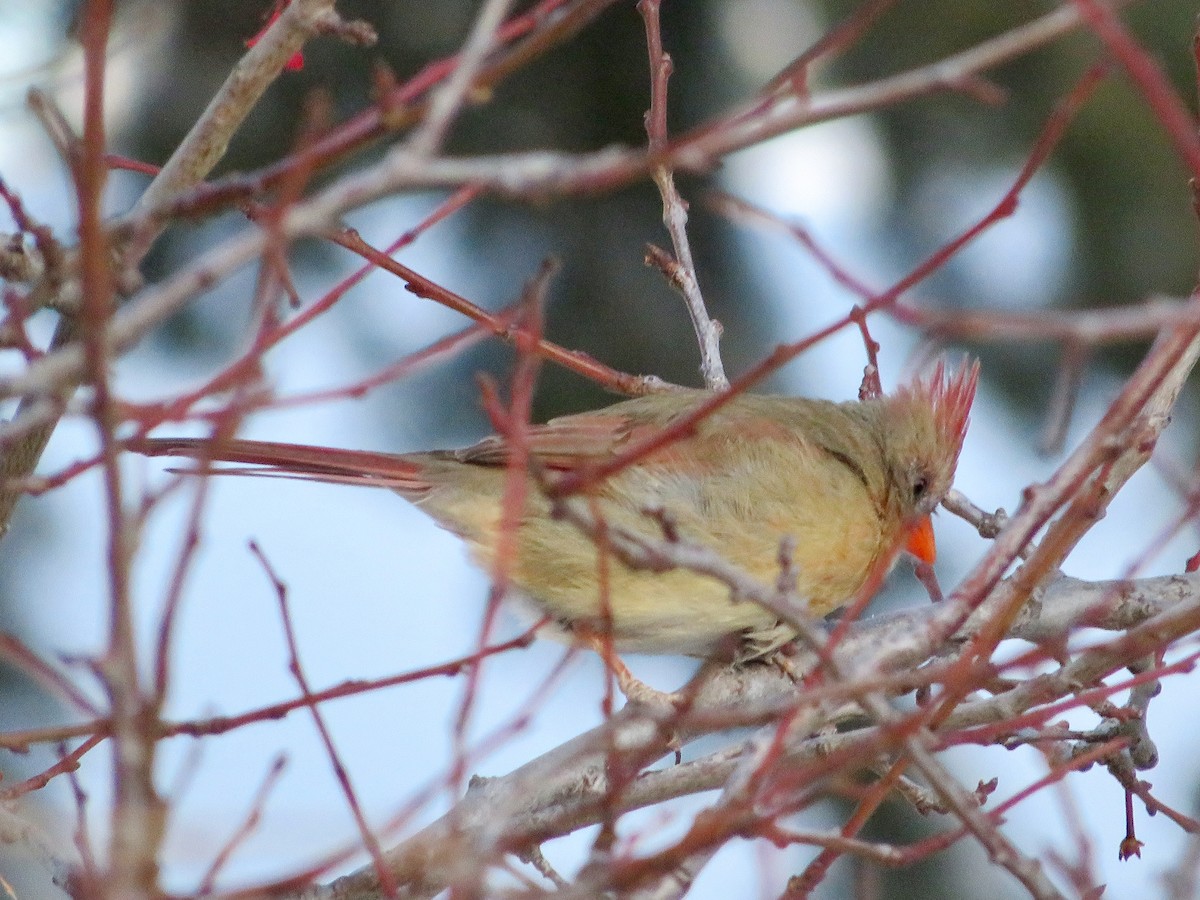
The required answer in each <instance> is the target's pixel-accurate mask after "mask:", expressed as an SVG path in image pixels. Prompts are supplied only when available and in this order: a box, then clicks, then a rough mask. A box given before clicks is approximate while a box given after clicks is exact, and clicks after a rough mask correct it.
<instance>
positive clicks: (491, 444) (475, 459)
mask: <svg viewBox="0 0 1200 900" xmlns="http://www.w3.org/2000/svg"><path fill="white" fill-rule="evenodd" d="M653 430H654V426H650V425H644V424H635V423H634V421H633V420H632V419H631V418H630V417H629V416H627V415H625V414H623V413H606V412H603V411H601V412H595V413H577V414H576V415H572V416H564V417H562V418H560V419H552V420H550V421H549V422H547V423H546V424H545V425H531V426H529V428H528V430H527V431H526V432H525V440H526V442H527V443H528V446H529V452H530V454H531V455H532V456H533V457H534V459H536V460H537V462H538V463H540V464H541V465H542V466H544V467H545V468H547V469H574V468H577V467H578V466H581V465H586V464H587V463H589V462H599V461H601V460H607V459H610V458H612V457H613V456H615V455H616V454H617V453H619V452H620V451H621V449H622V448H623V447H625V446H627V445H628V443H629V441H630V440H636V439H637V438H638V437H640V436H641V435H643V434H646V433H649V432H651V431H653ZM509 454H510V449H509V442H508V441H507V440H505V439H504V438H502V437H497V436H492V437H488V438H484V439H483V440H482V441H480V442H479V443H477V444H472V445H471V446H470V447H466V448H464V449H462V450H456V451H454V454H453V455H454V458H455V459H457V460H459V461H461V462H465V463H472V464H474V465H483V466H502V465H505V464H506V463H507V462H508V459H509Z"/></svg>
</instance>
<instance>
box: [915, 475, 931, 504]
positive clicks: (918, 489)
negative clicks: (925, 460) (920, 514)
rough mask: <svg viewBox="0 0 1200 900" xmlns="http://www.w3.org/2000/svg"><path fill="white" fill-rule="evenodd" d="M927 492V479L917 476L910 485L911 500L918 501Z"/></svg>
mask: <svg viewBox="0 0 1200 900" xmlns="http://www.w3.org/2000/svg"><path fill="white" fill-rule="evenodd" d="M927 490H929V479H928V478H926V477H925V476H924V475H918V476H917V477H916V479H915V480H914V481H913V484H912V497H913V500H914V501H920V499H921V498H922V497H924V496H925V492H926V491H927Z"/></svg>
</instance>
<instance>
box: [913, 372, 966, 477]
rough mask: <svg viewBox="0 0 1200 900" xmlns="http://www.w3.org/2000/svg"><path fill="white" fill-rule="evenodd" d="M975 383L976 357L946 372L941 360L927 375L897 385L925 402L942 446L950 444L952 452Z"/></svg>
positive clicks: (960, 435)
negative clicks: (906, 383) (930, 410)
mask: <svg viewBox="0 0 1200 900" xmlns="http://www.w3.org/2000/svg"><path fill="white" fill-rule="evenodd" d="M978 384H979V360H977V359H976V360H971V361H970V362H966V361H964V364H963V365H962V366H961V367H959V369H958V371H956V372H953V373H947V371H946V366H945V363H943V362H942V361H941V360H939V361H938V364H937V365H936V366H935V367H934V369H933V373H932V374H931V375H930V376H929V378H928V379H921V378H918V379H916V380H915V381H914V382H913V383H912V384H911V385H908V386H906V387H902V388H900V391H899V393H900V395H901V396H907V397H910V398H912V399H915V400H920V401H923V402H924V403H927V404H928V405H929V406H930V407H931V408H932V409H933V421H934V426H935V427H936V428H937V433H938V438H939V439H940V441H941V442H942V445H943V446H945V447H952V448H954V454H955V456H957V455H958V451H959V450H960V449H962V443H963V439H964V438H965V437H966V435H967V423H968V421H969V420H970V413H971V403H972V402H973V401H974V399H975V388H976V386H977V385H978Z"/></svg>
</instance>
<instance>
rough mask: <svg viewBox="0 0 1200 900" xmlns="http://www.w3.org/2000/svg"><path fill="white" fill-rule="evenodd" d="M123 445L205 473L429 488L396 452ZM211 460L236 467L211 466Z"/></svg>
mask: <svg viewBox="0 0 1200 900" xmlns="http://www.w3.org/2000/svg"><path fill="white" fill-rule="evenodd" d="M127 446H128V449H130V450H132V451H134V452H137V453H141V454H143V455H145V456H181V457H185V458H187V459H193V460H195V461H196V462H197V463H198V466H197V468H196V469H195V470H189V471H196V472H199V473H203V474H210V473H212V474H221V475H258V476H267V477H275V478H299V479H303V480H305V481H324V482H330V483H333V484H356V485H362V486H365V487H385V488H391V489H392V490H395V491H399V492H400V493H401V494H403V495H405V496H407V497H412V498H414V499H415V498H418V497H420V496H421V495H423V494H424V493H426V492H427V491H428V490H429V489H430V487H431V485H430V483H429V481H428V479H427V478H426V477H425V475H424V474H423V467H422V466H421V465H420V463H419V462H418V461H417V460H415V459H413V458H410V457H405V456H400V455H397V454H394V453H378V452H374V451H370V450H344V449H342V448H339V447H315V446H306V445H303V444H282V443H276V442H273V441H247V440H240V439H236V438H217V439H210V438H142V439H140V440H137V441H131V442H130V443H129V444H128V445H127ZM213 463H236V464H239V465H236V466H213V465H212V464H213Z"/></svg>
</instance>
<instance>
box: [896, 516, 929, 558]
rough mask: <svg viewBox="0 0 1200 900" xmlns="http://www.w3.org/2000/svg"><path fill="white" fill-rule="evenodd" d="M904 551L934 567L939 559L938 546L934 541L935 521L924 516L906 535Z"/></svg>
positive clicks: (911, 526) (910, 527)
mask: <svg viewBox="0 0 1200 900" xmlns="http://www.w3.org/2000/svg"><path fill="white" fill-rule="evenodd" d="M904 549H905V550H907V551H908V552H909V553H911V554H912V555H913V556H915V557H916V558H917V559H919V560H920V561H921V562H923V563H928V564H929V565H933V561H934V560H935V559H937V544H936V542H935V541H934V540H933V520H932V519H931V518H930V517H929V516H922V517H921V518H920V519H919V520H917V522H915V523H914V524H913V525H910V526H909V528H908V531H906V532H905V534H904Z"/></svg>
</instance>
